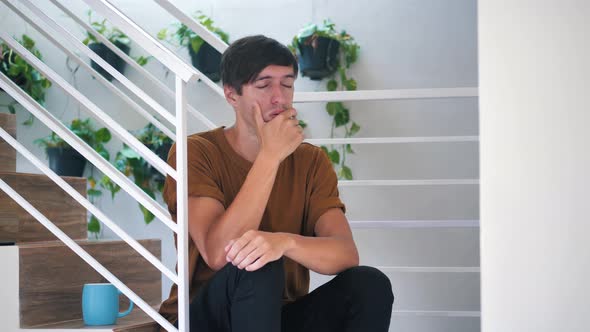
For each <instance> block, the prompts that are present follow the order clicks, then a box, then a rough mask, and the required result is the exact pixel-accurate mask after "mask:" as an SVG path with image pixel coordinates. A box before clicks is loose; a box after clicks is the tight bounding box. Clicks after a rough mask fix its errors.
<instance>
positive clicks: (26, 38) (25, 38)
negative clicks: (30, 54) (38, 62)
mask: <svg viewBox="0 0 590 332" xmlns="http://www.w3.org/2000/svg"><path fill="white" fill-rule="evenodd" d="M22 44H23V46H24V47H25V48H26V49H27V50H31V49H32V48H33V47H34V46H35V41H33V39H31V37H29V36H27V35H23V42H22Z"/></svg>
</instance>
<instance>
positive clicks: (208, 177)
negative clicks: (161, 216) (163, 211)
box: [162, 137, 225, 215]
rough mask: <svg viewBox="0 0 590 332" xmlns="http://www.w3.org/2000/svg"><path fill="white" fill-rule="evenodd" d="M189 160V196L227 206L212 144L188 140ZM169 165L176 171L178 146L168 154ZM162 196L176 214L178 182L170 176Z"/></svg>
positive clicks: (199, 140) (198, 138)
mask: <svg viewBox="0 0 590 332" xmlns="http://www.w3.org/2000/svg"><path fill="white" fill-rule="evenodd" d="M187 159H188V163H187V164H188V169H187V174H188V195H189V196H206V197H211V198H214V199H216V200H218V201H219V202H221V204H223V205H224V206H225V198H224V195H223V192H222V191H221V189H220V184H219V182H220V181H219V176H218V175H217V173H216V172H215V171H216V165H217V167H219V165H218V163H219V161H218V153H216V151H215V149H214V147H213V145H212V143H210V142H209V141H207V140H205V139H204V138H200V137H197V138H191V139H189V140H187ZM168 164H170V165H171V166H172V167H173V168H174V169H176V144H173V145H172V148H171V149H170V152H169V153H168ZM162 196H163V198H164V201H165V202H166V204H168V210H169V211H170V213H171V214H173V215H175V214H176V181H175V180H174V179H173V178H171V177H170V176H167V177H166V182H165V183H164V189H163V191H162Z"/></svg>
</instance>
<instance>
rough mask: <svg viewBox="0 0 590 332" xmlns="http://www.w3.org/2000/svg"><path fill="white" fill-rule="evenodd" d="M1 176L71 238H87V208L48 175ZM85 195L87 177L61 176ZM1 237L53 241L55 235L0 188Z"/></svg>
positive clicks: (5, 238) (21, 240)
mask: <svg viewBox="0 0 590 332" xmlns="http://www.w3.org/2000/svg"><path fill="white" fill-rule="evenodd" d="M0 178H1V179H2V180H4V181H5V182H6V183H7V184H8V185H9V186H11V187H12V188H13V189H14V190H16V192H18V193H19V194H20V195H21V196H23V197H24V198H25V199H26V200H28V201H29V203H31V204H32V205H33V206H34V207H35V208H36V209H38V210H39V211H40V212H41V213H42V214H43V215H44V216H46V217H47V218H48V219H49V220H51V221H52V222H53V223H54V224H55V225H56V226H57V227H59V228H60V229H61V230H62V231H63V232H65V233H66V234H68V235H69V236H70V237H71V238H73V239H80V240H85V239H86V238H87V221H86V220H87V217H86V216H87V212H86V209H85V208H84V207H82V206H81V205H80V204H79V203H78V202H76V201H75V200H74V199H73V198H72V197H70V195H68V194H67V193H66V192H64V191H63V190H62V189H61V188H60V187H59V186H58V185H57V184H55V183H54V182H53V181H52V180H51V179H49V177H47V176H45V175H39V174H26V173H11V172H0ZM63 179H64V180H65V181H66V182H67V183H68V184H70V185H71V186H72V187H74V189H76V191H78V192H79V193H80V194H82V195H83V196H86V179H85V178H76V177H63ZM0 240H5V241H14V242H17V243H23V242H33V241H54V240H57V238H56V237H55V236H54V235H53V234H52V233H51V232H49V231H48V230H47V229H46V228H45V227H44V226H43V225H42V224H41V223H39V222H38V221H37V220H36V219H35V218H33V216H31V215H30V214H29V213H28V212H27V211H25V210H24V209H23V208H21V207H20V205H18V204H17V203H16V202H15V201H13V200H12V199H11V198H10V197H8V195H6V194H5V193H4V192H3V191H1V190H0Z"/></svg>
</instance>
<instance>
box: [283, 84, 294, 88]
mask: <svg viewBox="0 0 590 332" xmlns="http://www.w3.org/2000/svg"><path fill="white" fill-rule="evenodd" d="M283 86H284V87H285V88H289V89H291V88H292V87H293V86H292V85H289V84H283Z"/></svg>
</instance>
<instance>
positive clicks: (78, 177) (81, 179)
mask: <svg viewBox="0 0 590 332" xmlns="http://www.w3.org/2000/svg"><path fill="white" fill-rule="evenodd" d="M2 175H11V176H18V177H32V178H46V179H48V180H49V177H48V176H47V175H45V174H43V173H27V172H16V171H0V176H2ZM60 178H62V179H64V180H70V181H76V180H78V181H81V182H82V181H83V182H86V178H85V177H80V176H64V175H60ZM49 181H51V180H49Z"/></svg>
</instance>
